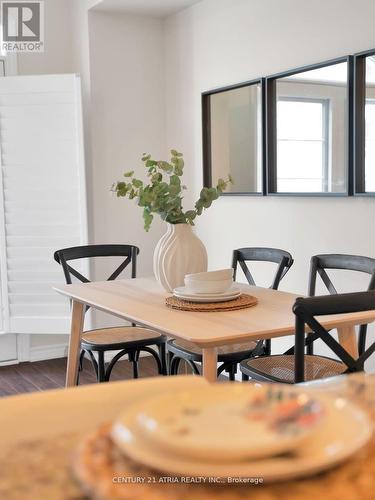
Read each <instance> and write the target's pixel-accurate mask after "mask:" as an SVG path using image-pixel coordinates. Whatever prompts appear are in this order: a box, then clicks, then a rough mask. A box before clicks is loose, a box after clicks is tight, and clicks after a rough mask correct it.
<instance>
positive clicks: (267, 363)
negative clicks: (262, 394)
mask: <svg viewBox="0 0 375 500" xmlns="http://www.w3.org/2000/svg"><path fill="white" fill-rule="evenodd" d="M241 368H243V370H242V371H243V372H244V373H246V374H247V375H249V376H250V377H251V373H250V372H251V371H254V373H255V374H258V375H261V376H262V375H264V376H265V377H272V379H275V380H276V381H280V382H283V383H285V382H287V383H291V384H292V383H294V356H293V355H286V354H281V355H273V356H262V357H258V358H250V359H247V360H246V361H243V362H242V363H241ZM247 369H248V370H249V372H248V371H247ZM346 369H347V367H346V366H345V365H344V364H343V363H341V362H340V361H336V360H334V359H331V358H326V357H324V356H317V355H312V356H309V355H306V356H305V381H309V380H316V379H321V378H325V377H332V376H335V375H340V374H342V373H344V372H345V370H346Z"/></svg>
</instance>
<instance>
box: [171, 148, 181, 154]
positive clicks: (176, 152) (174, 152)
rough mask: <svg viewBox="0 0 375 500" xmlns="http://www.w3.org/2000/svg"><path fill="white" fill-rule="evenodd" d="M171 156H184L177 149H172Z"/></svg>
mask: <svg viewBox="0 0 375 500" xmlns="http://www.w3.org/2000/svg"><path fill="white" fill-rule="evenodd" d="M171 155H172V156H183V155H182V153H179V152H178V151H176V150H175V149H171Z"/></svg>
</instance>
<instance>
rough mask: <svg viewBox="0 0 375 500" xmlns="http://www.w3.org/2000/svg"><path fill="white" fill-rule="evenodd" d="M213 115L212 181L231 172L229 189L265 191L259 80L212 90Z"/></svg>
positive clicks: (249, 191) (236, 190)
mask: <svg viewBox="0 0 375 500" xmlns="http://www.w3.org/2000/svg"><path fill="white" fill-rule="evenodd" d="M210 117H211V121H210V127H211V131H210V132H211V137H210V142H211V169H212V172H211V174H212V184H213V185H215V184H216V182H217V179H219V178H220V177H221V178H226V177H227V176H228V173H229V174H231V176H232V177H233V181H234V183H233V184H232V185H231V186H230V188H229V189H228V191H230V192H232V193H233V192H235V193H260V192H262V154H261V140H262V137H261V135H262V133H261V85H260V83H259V84H253V85H248V86H246V87H241V88H238V89H232V90H227V91H223V92H219V93H216V94H212V95H211V96H210Z"/></svg>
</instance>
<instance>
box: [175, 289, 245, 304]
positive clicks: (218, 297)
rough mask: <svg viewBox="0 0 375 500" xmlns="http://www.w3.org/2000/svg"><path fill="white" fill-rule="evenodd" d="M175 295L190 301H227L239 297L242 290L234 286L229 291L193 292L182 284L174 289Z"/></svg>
mask: <svg viewBox="0 0 375 500" xmlns="http://www.w3.org/2000/svg"><path fill="white" fill-rule="evenodd" d="M173 295H174V296H175V297H177V298H179V299H183V300H188V301H190V302H225V301H226V300H233V299H236V298H237V297H239V296H240V295H241V290H240V289H239V288H237V287H232V288H230V289H229V290H228V291H226V292H221V293H192V292H189V291H188V289H187V287H184V286H180V287H178V288H175V289H174V290H173Z"/></svg>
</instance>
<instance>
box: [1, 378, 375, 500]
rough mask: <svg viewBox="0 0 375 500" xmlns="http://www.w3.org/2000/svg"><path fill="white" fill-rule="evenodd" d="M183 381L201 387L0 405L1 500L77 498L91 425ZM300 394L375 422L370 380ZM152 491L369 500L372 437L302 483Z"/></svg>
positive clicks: (374, 386) (133, 388)
mask: <svg viewBox="0 0 375 500" xmlns="http://www.w3.org/2000/svg"><path fill="white" fill-rule="evenodd" d="M187 379H189V381H190V383H191V384H194V385H195V386H196V390H197V391H199V388H200V387H204V386H205V385H206V384H207V382H206V381H205V380H204V378H203V377H186V376H185V377H184V376H178V377H158V378H151V379H143V380H142V379H141V380H135V381H124V382H112V383H108V384H95V385H91V386H83V387H77V388H71V389H68V390H61V389H60V390H54V391H46V392H44V393H39V394H27V395H23V396H22V395H21V396H13V397H8V398H4V399H2V400H0V440H1V441H0V442H1V444H2V446H1V448H0V498H4V499H5V498H6V499H7V500H13V499H14V500H18V499H20V498H22V499H23V500H27V499H30V500H31V499H32V500H40V499H44V498H46V499H47V498H48V499H49V498H51V499H52V498H53V500H60V499H61V500H63V499H64V500H68V499H75V500H83V499H84V498H85V495H84V493H83V492H82V490H81V489H80V487H79V486H78V485H77V483H75V481H74V479H73V477H72V474H71V469H70V467H71V462H72V460H73V459H74V452H75V449H76V447H77V445H78V443H79V441H80V439H81V438H82V437H83V436H85V435H86V433H88V432H91V431H92V430H93V429H95V428H96V426H98V425H100V424H103V423H104V422H110V421H112V420H113V419H114V418H115V417H116V416H117V415H118V413H119V412H120V411H121V410H122V409H123V408H124V407H126V406H128V404H129V402H132V401H135V400H136V399H137V398H144V397H147V396H148V395H151V394H154V393H155V391H157V390H160V389H161V387H162V390H163V392H164V391H168V390H176V389H178V388H179V385H180V384H181V382H182V380H184V381H185V380H187ZM274 386H275V385H274ZM304 389H305V390H307V391H311V392H314V391H317V392H318V393H322V392H323V393H324V392H326V393H327V392H330V393H332V394H334V395H336V396H341V397H348V398H349V399H350V400H353V401H355V402H357V403H358V404H359V405H361V406H362V407H363V408H364V409H365V410H367V411H368V412H369V414H370V416H371V418H372V419H373V420H374V422H375V376H365V375H362V374H355V375H349V376H342V377H337V378H335V379H330V380H328V379H327V380H325V381H322V382H319V383H314V384H311V385H307V386H305V387H304ZM113 473H114V474H115V473H116V471H113ZM117 486H118V488H128V495H129V496H127V498H134V499H135V500H138V499H139V500H141V499H140V497H139V495H138V494H137V486H138V485H136V484H134V485H132V484H118V485H117ZM117 486H116V488H117ZM151 491H153V492H154V493H155V495H156V496H153V497H152V498H158V499H163V498H168V499H169V500H184V499H186V500H188V499H189V500H190V499H194V500H214V499H215V500H218V499H223V500H224V499H231V500H232V499H238V500H239V499H243V498H251V500H279V499H284V500H300V499H302V498H303V499H304V500H315V499H316V498H319V497H321V498H324V499H325V500H327V499H328V500H339V499H340V500H343V499H345V500H346V499H363V500H366V499H372V498H374V491H375V440H374V438H372V440H371V441H370V443H369V444H368V445H367V446H366V447H365V448H364V449H363V450H361V451H360V452H359V453H357V454H355V455H354V456H353V457H352V458H351V459H349V460H348V461H347V462H346V463H345V464H343V465H341V466H339V467H336V468H334V469H332V470H329V471H327V472H325V473H321V474H319V475H315V476H311V477H310V478H306V479H303V480H296V481H288V482H285V483H277V484H271V485H265V484H258V485H257V486H255V485H246V486H242V487H237V486H234V485H232V486H224V485H219V486H217V487H210V486H201V485H195V484H177V485H171V486H170V487H169V488H168V493H167V496H165V495H164V494H163V485H162V486H158V485H157V484H156V485H155V489H152V490H151ZM158 495H159V496H158ZM107 498H109V497H107ZM111 498H112V497H111ZM113 498H114V497H113ZM123 498H124V497H123ZM143 498H146V497H143ZM143 498H142V500H143Z"/></svg>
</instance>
